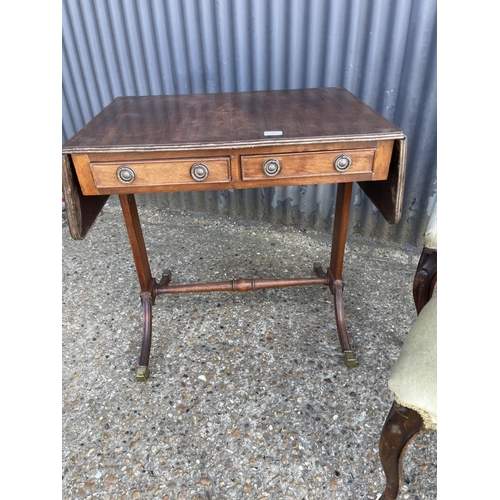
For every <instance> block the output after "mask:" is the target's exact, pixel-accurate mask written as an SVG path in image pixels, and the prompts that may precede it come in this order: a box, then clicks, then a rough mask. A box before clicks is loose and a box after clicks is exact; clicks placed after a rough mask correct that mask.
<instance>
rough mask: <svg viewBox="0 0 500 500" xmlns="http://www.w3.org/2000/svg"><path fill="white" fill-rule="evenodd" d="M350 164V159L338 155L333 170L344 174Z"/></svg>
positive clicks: (346, 156)
mask: <svg viewBox="0 0 500 500" xmlns="http://www.w3.org/2000/svg"><path fill="white" fill-rule="evenodd" d="M351 164H352V160H351V157H350V156H349V155H338V156H337V158H335V161H334V162H333V166H334V167H335V170H338V171H339V172H345V171H346V170H347V169H348V168H349V167H350V166H351Z"/></svg>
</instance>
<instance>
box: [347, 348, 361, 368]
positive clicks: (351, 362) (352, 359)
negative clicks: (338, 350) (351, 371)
mask: <svg viewBox="0 0 500 500" xmlns="http://www.w3.org/2000/svg"><path fill="white" fill-rule="evenodd" d="M344 364H345V365H346V366H348V367H349V368H354V367H355V366H358V365H359V363H358V360H357V359H356V355H355V354H354V352H353V351H344Z"/></svg>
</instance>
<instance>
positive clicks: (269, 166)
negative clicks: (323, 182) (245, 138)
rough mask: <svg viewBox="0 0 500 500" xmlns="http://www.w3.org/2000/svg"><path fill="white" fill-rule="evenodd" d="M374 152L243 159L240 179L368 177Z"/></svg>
mask: <svg viewBox="0 0 500 500" xmlns="http://www.w3.org/2000/svg"><path fill="white" fill-rule="evenodd" d="M375 151H376V149H375V148H374V149H356V150H347V151H343V150H341V151H315V152H310V153H293V154H289V153H284V154H277V155H248V156H242V157H241V177H242V180H244V181H245V180H263V179H269V178H276V179H280V178H282V179H287V178H295V179H300V178H314V177H322V178H324V177H325V176H329V175H331V176H332V178H333V177H338V176H339V175H342V176H350V175H357V176H359V174H363V173H368V174H370V172H372V171H373V165H374V157H375ZM346 180H347V179H346Z"/></svg>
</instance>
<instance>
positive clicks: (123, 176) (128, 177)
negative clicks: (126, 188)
mask: <svg viewBox="0 0 500 500" xmlns="http://www.w3.org/2000/svg"><path fill="white" fill-rule="evenodd" d="M116 176H117V177H118V180H119V181H120V182H123V183H124V184H130V183H131V182H133V181H134V179H135V172H134V169H133V168H132V167H129V166H128V165H122V166H121V167H118V168H117V169H116Z"/></svg>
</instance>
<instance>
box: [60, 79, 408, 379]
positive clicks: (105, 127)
mask: <svg viewBox="0 0 500 500" xmlns="http://www.w3.org/2000/svg"><path fill="white" fill-rule="evenodd" d="M405 140H406V138H405V137H404V135H403V134H402V132H401V131H400V130H399V129H398V128H397V127H395V126H394V125H392V124H391V123H390V122H388V121H387V120H385V119H384V118H382V117H381V116H380V115H378V114H377V113H376V112H375V111H373V110H372V109H371V108H369V107H368V106H366V105H365V104H364V103H362V102H361V101H359V100H358V99H357V98H355V97H354V96H353V95H352V94H350V93H349V92H347V91H346V90H345V89H308V90H297V91H269V92H249V93H235V94H206V95H201V96H150V97H135V98H134V97H131V98H119V99H116V100H115V101H113V103H111V104H110V106H108V108H105V110H103V111H102V112H101V113H100V114H99V115H98V116H97V117H96V118H94V119H93V120H92V121H91V122H90V123H89V124H88V125H87V126H85V127H84V128H83V129H82V130H81V131H80V132H79V133H78V134H76V135H75V136H74V137H73V138H72V139H71V140H70V141H68V143H66V145H65V146H64V147H63V187H64V190H65V197H66V203H67V209H68V221H69V222H70V231H71V234H72V236H73V237H74V238H77V239H82V238H83V237H84V236H85V234H86V232H87V231H88V229H89V228H90V226H91V225H92V223H93V221H94V220H95V217H96V215H97V213H98V212H99V210H100V209H101V208H102V205H103V204H104V202H105V200H106V199H107V197H108V196H109V195H111V194H116V195H118V196H119V199H120V203H121V207H122V211H123V215H124V220H125V225H126V228H127V232H128V237H129V241H130V246H131V249H132V254H133V258H134V262H135V266H136V270H137V275H138V279H139V283H140V287H141V301H142V322H143V327H142V330H143V332H142V347H141V353H140V357H139V367H138V369H137V374H136V378H137V380H139V381H145V380H147V379H148V377H149V358H150V352H151V343H152V306H153V304H154V302H155V299H156V297H157V296H158V295H161V294H169V293H189V292H193V293H194V292H196V293H201V292H215V291H235V292H246V291H251V290H257V289H264V288H275V287H287V286H301V285H315V284H320V285H326V286H328V287H329V289H330V291H331V293H332V295H333V302H334V307H335V316H336V323H337V332H338V337H339V342H340V346H341V349H342V351H343V353H344V362H345V364H346V365H347V366H357V364H358V361H357V359H356V357H355V355H354V353H353V350H352V347H351V344H350V341H349V337H348V334H347V329H346V323H345V314H344V304H343V278H342V269H343V262H344V252H345V243H346V237H347V229H348V220H349V208H350V201H351V193H352V185H353V183H354V182H358V183H360V186H361V187H362V188H363V190H364V191H365V192H366V193H367V194H368V196H369V197H370V199H372V201H373V202H374V203H375V204H376V206H377V207H378V208H379V210H380V211H381V213H382V214H383V216H384V217H385V218H386V220H388V221H389V222H390V223H394V222H397V220H399V217H400V211H401V198H402V190H403V185H404V172H405V158H406V142H405ZM372 181H378V182H372ZM327 183H328V184H332V183H334V184H337V198H336V206H335V218H334V228H333V235H332V246H331V256H330V263H329V266H328V267H327V268H326V271H324V270H323V269H322V267H321V265H320V264H317V263H315V264H314V265H313V272H314V277H306V278H288V279H237V280H232V281H225V282H216V283H198V284H189V285H171V284H170V281H171V274H170V273H169V272H167V273H165V275H164V276H162V277H161V278H160V280H159V281H156V279H155V278H154V277H153V276H152V275H151V269H150V266H149V258H148V255H147V251H146V246H145V243H144V236H143V233H142V227H141V223H140V220H139V214H138V211H137V206H136V202H135V196H134V195H135V194H138V193H154V192H179V191H203V190H216V189H217V190H220V189H246V188H264V187H277V186H292V185H310V184H327Z"/></svg>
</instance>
